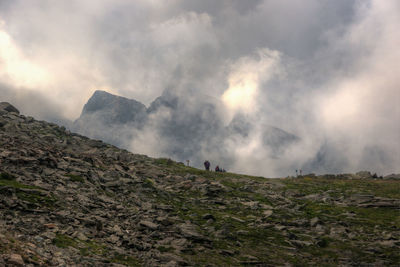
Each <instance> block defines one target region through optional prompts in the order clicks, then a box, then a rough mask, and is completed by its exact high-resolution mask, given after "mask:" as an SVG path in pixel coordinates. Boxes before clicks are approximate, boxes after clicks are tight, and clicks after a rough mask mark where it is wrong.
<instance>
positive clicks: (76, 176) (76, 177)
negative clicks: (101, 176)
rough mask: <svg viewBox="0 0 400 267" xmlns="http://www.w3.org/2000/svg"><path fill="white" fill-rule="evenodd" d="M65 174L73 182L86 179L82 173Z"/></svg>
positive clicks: (82, 181)
mask: <svg viewBox="0 0 400 267" xmlns="http://www.w3.org/2000/svg"><path fill="white" fill-rule="evenodd" d="M65 176H66V177H69V179H70V181H72V182H79V183H84V182H85V179H83V177H82V176H80V175H74V174H70V173H69V174H66V175H65Z"/></svg>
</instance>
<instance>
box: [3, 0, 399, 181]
mask: <svg viewBox="0 0 400 267" xmlns="http://www.w3.org/2000/svg"><path fill="white" fill-rule="evenodd" d="M399 10H400V3H399V1H397V0H385V1H380V0H370V1H348V0H337V1H330V0H322V1H321V0H310V1H307V2H305V1H300V0H296V1H292V0H290V1H289V0H284V1H281V0H275V1H271V0H264V1H262V0H259V1H239V0H223V1H209V0H204V1H195V0H173V1H145V0H140V1H125V0H117V1H115V0H113V1H112V0H100V1H99V0H96V1H94V0H88V1H77V0H73V1H50V0H42V1H24V0H15V1H0V19H1V20H2V21H3V23H2V25H1V26H0V84H1V86H2V87H1V88H0V92H1V93H2V95H1V96H2V97H3V98H4V99H2V100H6V101H11V102H12V101H15V102H16V103H18V104H19V105H22V106H25V107H22V108H20V109H21V110H26V111H27V112H32V114H31V115H34V116H39V117H40V118H52V117H54V116H56V117H57V116H59V117H62V118H69V119H75V118H76V117H77V116H78V115H79V113H80V110H81V108H82V106H83V104H84V103H85V102H86V100H87V99H88V98H89V96H90V95H91V94H92V93H93V91H94V90H96V89H103V90H107V91H109V92H112V93H116V94H121V95H124V96H126V97H131V98H135V99H137V100H139V101H142V102H144V103H145V104H148V103H150V102H151V101H152V100H153V99H154V98H155V97H157V96H159V95H160V94H161V93H162V91H163V90H164V89H165V88H172V89H174V90H176V91H178V92H179V93H180V94H181V95H182V96H185V95H189V94H191V93H192V92H201V94H202V95H203V96H206V97H207V98H210V99H211V98H213V97H215V98H221V99H222V100H223V101H222V102H223V103H224V104H225V105H226V107H227V110H226V111H227V113H228V114H229V116H227V117H226V118H225V119H226V121H225V123H229V121H230V118H231V117H232V115H233V114H235V113H246V114H247V116H249V119H250V120H252V121H254V122H258V123H260V124H267V125H275V126H278V127H281V128H283V129H285V130H288V131H290V132H293V133H295V134H296V135H298V136H299V137H300V138H301V140H302V142H300V143H299V144H298V145H297V146H294V147H291V148H290V149H289V150H288V151H286V153H285V155H283V157H281V158H280V159H271V158H270V157H269V154H270V153H269V151H267V150H266V149H263V148H262V147H261V145H260V138H261V137H260V131H261V129H255V130H254V132H252V133H251V136H252V139H250V140H233V141H232V140H226V141H227V144H226V145H227V146H228V147H229V149H230V150H229V151H230V153H232V155H235V162H236V163H237V164H236V166H237V168H236V170H237V171H240V170H244V171H246V172H249V173H262V174H265V175H282V174H285V173H290V172H291V171H292V169H293V168H301V167H302V166H304V168H308V169H307V171H356V170H358V169H368V168H370V169H371V170H375V171H381V172H396V171H397V172H399V171H400V170H399V169H398V166H400V156H399V154H400V144H399V142H400V141H399V140H400V136H399V132H400V129H399V127H400V126H399V123H398V122H399V121H400V114H399V105H398V103H399V102H400V99H399V98H400V97H399V87H400V85H399V83H400V82H399V77H398V70H399V69H400V65H399V64H400V54H399V53H400V52H399V51H400V50H399V49H398V47H399V46H400V39H399V38H400V37H399V36H400V35H399V34H397V32H398V26H399V25H400V12H399ZM6 87H7V89H4V88H6ZM35 93H37V96H38V97H37V98H36V100H35V101H34V103H35V104H34V106H35V107H34V108H33V107H32V106H33V105H32V103H30V101H29V99H31V98H32V97H31V96H32V94H35ZM39 99H46V100H47V101H50V102H51V105H49V106H48V107H47V108H48V109H46V108H45V107H46V105H44V104H43V105H38V104H37V102H38V101H39ZM40 106H42V110H40V109H39V107H40ZM56 109H57V111H55V110H56ZM44 110H48V111H44ZM46 112H48V113H51V114H53V115H54V116H53V115H52V116H46V114H45V113H46ZM147 131H149V133H150V132H151V128H149V129H147ZM147 135H148V133H143V134H142V133H138V136H141V138H142V139H138V140H146V138H145V137H146V136H147ZM149 136H150V135H149ZM151 136H152V138H149V139H148V140H150V139H151V140H153V141H151V140H150V141H148V142H150V143H151V142H153V143H152V144H145V143H144V142H142V141H138V140H136V141H134V143H135V142H136V145H135V146H136V147H139V146H142V148H141V150H142V151H146V152H149V153H151V152H152V151H153V152H154V153H152V154H153V155H158V153H157V151H156V149H157V147H160V146H162V141H163V140H162V137H160V136H156V135H154V134H153V135H151ZM159 139H161V141H160V140H159ZM155 140H156V141H155ZM222 141H224V140H222ZM231 141H232V142H234V143H235V142H236V143H237V144H240V146H238V145H235V144H236V143H235V144H231V145H232V146H231V145H230V144H229V142H231ZM154 143H156V145H154ZM135 146H134V147H135ZM333 148H334V149H333ZM133 149H134V148H133ZM317 154H318V155H322V154H323V155H325V159H326V162H324V163H323V164H322V163H321V164H322V165H321V168H320V169H318V170H315V166H316V165H315V164H317V163H315V162H314V161H313V160H315V157H316V155H317ZM215 157H216V158H217V157H218V155H215Z"/></svg>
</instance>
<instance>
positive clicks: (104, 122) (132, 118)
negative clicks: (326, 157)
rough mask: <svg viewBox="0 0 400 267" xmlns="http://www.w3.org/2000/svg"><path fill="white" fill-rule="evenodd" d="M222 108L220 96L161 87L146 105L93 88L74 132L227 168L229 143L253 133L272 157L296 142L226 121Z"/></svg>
mask: <svg viewBox="0 0 400 267" xmlns="http://www.w3.org/2000/svg"><path fill="white" fill-rule="evenodd" d="M222 106H223V103H220V101H219V100H217V99H215V98H212V97H209V96H205V95H201V94H199V93H197V94H196V93H192V94H189V93H188V94H186V95H184V96H182V95H179V94H178V93H176V92H174V91H172V90H165V91H164V92H163V94H162V95H161V96H159V97H157V98H156V99H155V100H154V101H153V102H152V103H151V104H150V105H149V107H148V108H146V107H145V106H144V105H143V104H142V103H140V102H138V101H136V100H132V99H128V98H124V97H121V96H117V95H113V94H110V93H108V92H105V91H96V92H95V93H94V94H93V95H92V97H91V98H90V99H89V100H88V102H87V103H86V104H85V106H84V107H83V110H82V113H81V115H80V117H79V118H78V119H77V120H76V121H75V122H74V124H73V126H72V130H73V131H75V132H78V133H80V134H82V135H85V136H88V137H91V138H95V139H100V140H103V141H105V142H108V143H110V144H113V145H115V146H118V147H120V148H126V149H128V150H132V149H131V147H132V144H134V143H135V142H140V143H141V145H142V146H144V147H147V148H149V147H153V144H154V143H159V145H158V146H157V150H158V152H159V154H161V155H166V156H168V157H171V158H174V159H178V160H180V161H185V160H187V159H190V160H191V162H192V163H193V164H194V165H195V166H198V167H199V166H201V165H202V163H203V161H204V158H205V157H209V156H210V155H217V156H216V157H217V158H218V159H219V160H221V159H222V160H221V161H222V162H224V166H225V167H226V168H231V166H232V165H233V164H234V161H235V159H234V158H233V155H234V151H232V150H233V148H232V147H231V146H232V145H231V144H232V143H237V142H243V143H246V142H248V141H249V140H250V139H251V138H253V136H252V133H254V132H255V131H257V132H260V136H261V137H260V139H261V140H260V145H261V146H263V147H265V149H267V150H268V151H270V154H271V155H270V156H271V157H279V156H280V155H282V154H283V153H284V151H285V149H287V148H289V147H290V145H292V144H294V143H295V142H296V141H298V140H299V138H298V137H297V136H295V135H293V134H291V133H288V132H286V131H284V130H282V129H279V128H277V127H273V126H271V125H263V124H262V123H260V122H259V121H256V122H255V121H252V120H251V119H249V118H247V117H246V116H244V115H243V114H238V115H236V116H235V117H234V118H233V120H232V121H231V122H228V123H226V122H224V120H223V115H222V114H220V113H221V110H220V109H221V107H222ZM225 124H227V125H225ZM138 140H140V141H138ZM153 150H154V148H153V149H147V150H146V151H153Z"/></svg>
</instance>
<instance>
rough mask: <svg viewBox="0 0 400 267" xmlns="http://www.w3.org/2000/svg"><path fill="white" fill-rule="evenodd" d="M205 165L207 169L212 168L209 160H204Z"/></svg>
mask: <svg viewBox="0 0 400 267" xmlns="http://www.w3.org/2000/svg"><path fill="white" fill-rule="evenodd" d="M204 167H205V168H206V171H209V170H210V162H209V161H208V160H206V161H204Z"/></svg>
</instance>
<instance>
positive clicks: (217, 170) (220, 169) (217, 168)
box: [204, 160, 226, 172]
mask: <svg viewBox="0 0 400 267" xmlns="http://www.w3.org/2000/svg"><path fill="white" fill-rule="evenodd" d="M210 165H211V164H210V162H209V161H208V160H206V161H204V167H205V168H206V171H209V170H210ZM215 171H216V172H226V171H225V170H224V169H222V168H220V167H219V166H218V165H217V166H216V167H215Z"/></svg>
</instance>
